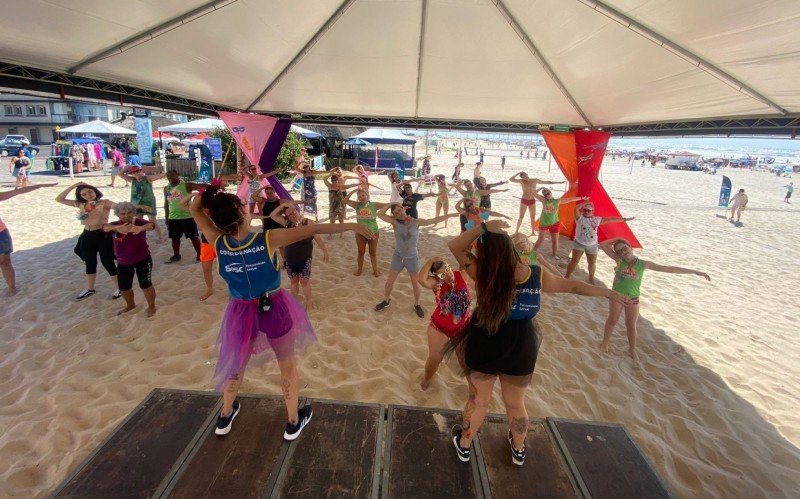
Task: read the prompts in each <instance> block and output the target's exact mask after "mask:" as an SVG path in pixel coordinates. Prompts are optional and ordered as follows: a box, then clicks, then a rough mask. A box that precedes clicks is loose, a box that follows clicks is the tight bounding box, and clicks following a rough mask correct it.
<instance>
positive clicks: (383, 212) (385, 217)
mask: <svg viewBox="0 0 800 499" xmlns="http://www.w3.org/2000/svg"><path fill="white" fill-rule="evenodd" d="M391 207H392V205H391V204H387V205H385V206H382V207H381V208H379V209H378V212H377V215H378V218H380V219H381V220H383V221H384V222H387V223H390V224H392V226H394V218H392V217H390V216H389V215H387V214H386V210H388V209H389V208H391Z"/></svg>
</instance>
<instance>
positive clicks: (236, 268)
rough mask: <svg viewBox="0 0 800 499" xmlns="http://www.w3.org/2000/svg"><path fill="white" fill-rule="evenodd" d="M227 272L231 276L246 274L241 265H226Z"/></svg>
mask: <svg viewBox="0 0 800 499" xmlns="http://www.w3.org/2000/svg"><path fill="white" fill-rule="evenodd" d="M225 272H228V273H229V274H241V273H243V272H244V267H242V264H241V263H229V264H227V265H225Z"/></svg>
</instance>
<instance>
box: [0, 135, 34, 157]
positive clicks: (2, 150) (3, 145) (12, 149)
mask: <svg viewBox="0 0 800 499" xmlns="http://www.w3.org/2000/svg"><path fill="white" fill-rule="evenodd" d="M9 137H21V135H6V138H4V139H3V140H0V156H16V155H17V154H19V150H20V148H21V147H22V141H21V140H16V139H13V138H12V139H10V138H9ZM25 147H27V148H28V150H29V151H30V152H31V154H32V155H33V156H36V155H37V154H39V148H38V147H36V146H32V145H26V146H25Z"/></svg>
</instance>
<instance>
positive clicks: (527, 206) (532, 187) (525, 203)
mask: <svg viewBox="0 0 800 499" xmlns="http://www.w3.org/2000/svg"><path fill="white" fill-rule="evenodd" d="M508 181H509V182H513V183H515V184H520V187H522V199H520V200H519V218H518V219H517V229H516V230H515V231H514V232H519V228H520V226H521V225H522V221H523V220H524V219H525V212H526V211H527V212H528V215H529V216H530V217H531V234H533V232H534V230H533V227H534V222H535V221H536V197H535V196H534V194H535V193H536V189H537V188H538V186H539V184H545V185H554V184H560V183H561V182H553V181H550V180H540V179H538V178H530V177H528V174H527V173H525V172H519V173H516V174H514V176H513V177H511V178H510V179H508Z"/></svg>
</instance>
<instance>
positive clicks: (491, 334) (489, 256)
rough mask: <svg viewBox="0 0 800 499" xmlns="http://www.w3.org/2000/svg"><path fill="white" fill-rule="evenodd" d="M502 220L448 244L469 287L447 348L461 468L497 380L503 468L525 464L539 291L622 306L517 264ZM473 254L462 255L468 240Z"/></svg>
mask: <svg viewBox="0 0 800 499" xmlns="http://www.w3.org/2000/svg"><path fill="white" fill-rule="evenodd" d="M508 226H509V225H508V223H506V222H505V221H503V220H491V221H489V222H486V223H482V224H480V225H478V226H477V227H474V228H472V229H469V230H467V231H466V232H463V233H462V234H461V235H460V236H458V237H456V238H455V239H453V240H452V241H450V243H449V244H448V247H449V248H450V251H451V252H452V253H453V255H454V256H455V257H456V259H457V260H458V262H459V263H460V264H461V266H462V267H463V269H464V270H465V271H466V273H467V274H469V276H470V277H471V278H472V279H473V280H474V281H475V293H476V304H477V306H476V307H475V311H474V312H473V314H472V318H471V319H470V322H469V324H468V325H467V326H466V327H465V328H464V332H463V334H462V335H461V336H458V337H456V338H454V339H453V342H452V347H451V348H454V349H455V350H456V352H457V354H458V355H459V357H460V358H461V359H463V365H464V369H465V371H466V375H467V379H468V381H469V386H470V393H469V400H468V401H467V405H466V407H465V409H464V415H463V422H464V424H463V427H462V425H456V426H454V427H453V429H452V432H451V439H452V441H453V445H454V446H455V448H456V451H457V453H458V457H459V459H461V460H462V461H465V462H466V461H469V458H470V449H471V447H472V440H473V439H474V438H475V435H477V432H478V429H480V427H481V424H483V418H484V416H485V415H486V408H487V407H488V405H489V402H490V401H491V399H492V390H493V388H494V383H495V380H496V379H497V378H498V377H499V378H500V388H501V389H502V395H503V402H504V404H505V406H506V414H507V415H508V422H509V425H510V426H511V429H510V430H509V432H508V441H509V444H510V445H511V460H512V462H513V463H514V464H516V465H519V466H521V465H522V464H523V463H524V462H525V436H526V434H527V431H528V413H527V411H526V410H525V390H526V389H527V387H528V385H529V384H530V382H531V376H532V375H533V369H534V367H535V366H536V357H537V355H538V352H539V344H540V342H541V339H540V335H539V333H538V332H537V330H536V324H535V322H534V320H533V318H534V317H535V316H536V314H537V313H538V312H539V304H540V303H539V298H540V293H541V292H542V291H544V292H548V293H574V294H579V295H586V296H603V297H606V298H609V299H612V300H616V301H620V302H624V301H625V298H624V297H623V296H622V295H620V294H619V293H617V292H615V291H612V290H610V289H604V288H599V287H595V286H591V285H589V284H587V283H583V282H578V281H573V280H567V279H564V278H562V277H560V276H556V275H553V274H551V273H549V272H547V271H546V270H543V269H542V268H541V267H539V266H538V265H527V264H524V263H522V262H520V258H519V255H518V254H517V252H516V251H515V249H514V245H513V243H512V242H511V238H510V237H508V234H506V233H505V231H504V230H503V229H505V228H507V227H508ZM476 239H477V240H478V241H477V245H476V250H477V253H476V254H475V255H473V254H472V253H471V252H470V248H471V247H472V245H473V243H475V240H476Z"/></svg>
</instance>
